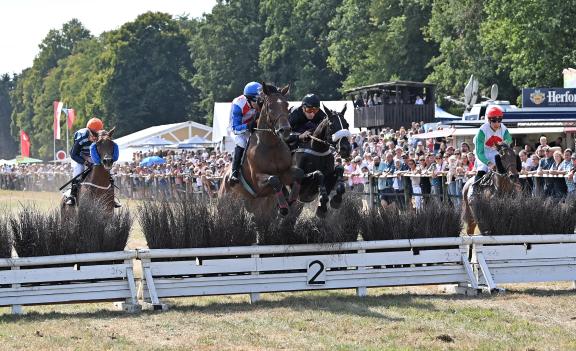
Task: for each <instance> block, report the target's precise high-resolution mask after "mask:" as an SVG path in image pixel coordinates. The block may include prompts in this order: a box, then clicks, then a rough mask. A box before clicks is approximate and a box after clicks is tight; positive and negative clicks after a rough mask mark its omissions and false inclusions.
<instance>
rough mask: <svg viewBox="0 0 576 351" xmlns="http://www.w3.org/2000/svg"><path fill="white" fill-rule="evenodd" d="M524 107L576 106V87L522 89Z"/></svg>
mask: <svg viewBox="0 0 576 351" xmlns="http://www.w3.org/2000/svg"><path fill="white" fill-rule="evenodd" d="M522 107H576V89H563V88H526V89H522Z"/></svg>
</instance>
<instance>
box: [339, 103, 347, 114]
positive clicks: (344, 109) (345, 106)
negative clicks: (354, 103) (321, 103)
mask: <svg viewBox="0 0 576 351" xmlns="http://www.w3.org/2000/svg"><path fill="white" fill-rule="evenodd" d="M347 107H348V104H344V108H343V109H342V112H340V114H341V115H344V112H346V108H347Z"/></svg>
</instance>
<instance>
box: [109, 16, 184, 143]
mask: <svg viewBox="0 0 576 351" xmlns="http://www.w3.org/2000/svg"><path fill="white" fill-rule="evenodd" d="M106 45H108V46H109V47H110V52H108V53H107V54H106V59H107V61H106V62H104V64H105V65H106V66H109V67H110V68H111V72H110V76H109V77H107V80H106V82H105V87H104V88H103V96H102V99H103V104H104V110H105V111H106V113H107V115H106V116H105V117H106V120H107V122H106V123H107V125H115V126H116V127H117V130H118V134H119V135H122V134H127V133H131V132H134V131H137V130H140V129H143V128H147V127H150V126H154V125H158V124H167V123H175V122H181V121H184V120H187V119H188V118H189V117H191V116H190V115H189V106H190V103H189V101H190V99H193V98H194V97H193V96H192V94H193V90H192V87H191V84H190V82H189V80H188V78H189V76H191V74H192V73H193V69H194V68H193V66H192V61H191V59H190V51H189V48H188V45H187V40H186V37H185V36H184V35H183V34H182V32H181V31H180V27H179V25H178V24H177V22H176V21H175V20H174V19H172V18H171V16H170V15H168V14H165V13H152V12H148V13H145V14H143V15H140V16H138V18H136V20H135V21H134V22H129V23H126V24H124V25H123V26H122V27H121V28H120V29H119V30H117V31H114V32H112V33H110V35H109V36H108V37H106Z"/></svg>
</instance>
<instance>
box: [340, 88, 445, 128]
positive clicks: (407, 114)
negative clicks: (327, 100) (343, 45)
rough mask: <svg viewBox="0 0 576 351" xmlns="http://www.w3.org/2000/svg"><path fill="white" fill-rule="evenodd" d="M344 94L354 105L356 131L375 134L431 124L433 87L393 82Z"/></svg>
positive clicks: (354, 89) (433, 101) (433, 98)
mask: <svg viewBox="0 0 576 351" xmlns="http://www.w3.org/2000/svg"><path fill="white" fill-rule="evenodd" d="M345 94H346V95H348V96H349V98H351V99H352V100H353V101H354V107H355V108H354V126H355V127H357V128H367V129H370V130H375V131H379V130H381V129H383V128H387V127H390V128H393V129H398V128H400V127H401V126H404V127H407V128H408V127H410V125H411V124H412V122H421V121H424V122H425V123H426V122H433V121H434V105H435V86H434V84H427V83H420V82H410V81H393V82H385V83H378V84H372V85H366V86H362V87H357V88H353V89H350V90H347V91H345Z"/></svg>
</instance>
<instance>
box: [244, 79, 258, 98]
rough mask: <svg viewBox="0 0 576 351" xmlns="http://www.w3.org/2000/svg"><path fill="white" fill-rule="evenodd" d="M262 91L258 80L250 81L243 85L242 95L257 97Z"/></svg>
mask: <svg viewBox="0 0 576 351" xmlns="http://www.w3.org/2000/svg"><path fill="white" fill-rule="evenodd" d="M261 91H262V84H260V83H258V82H250V83H248V84H246V86H245V87H244V96H246V97H253V98H255V97H258V96H259V95H260V92H261Z"/></svg>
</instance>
